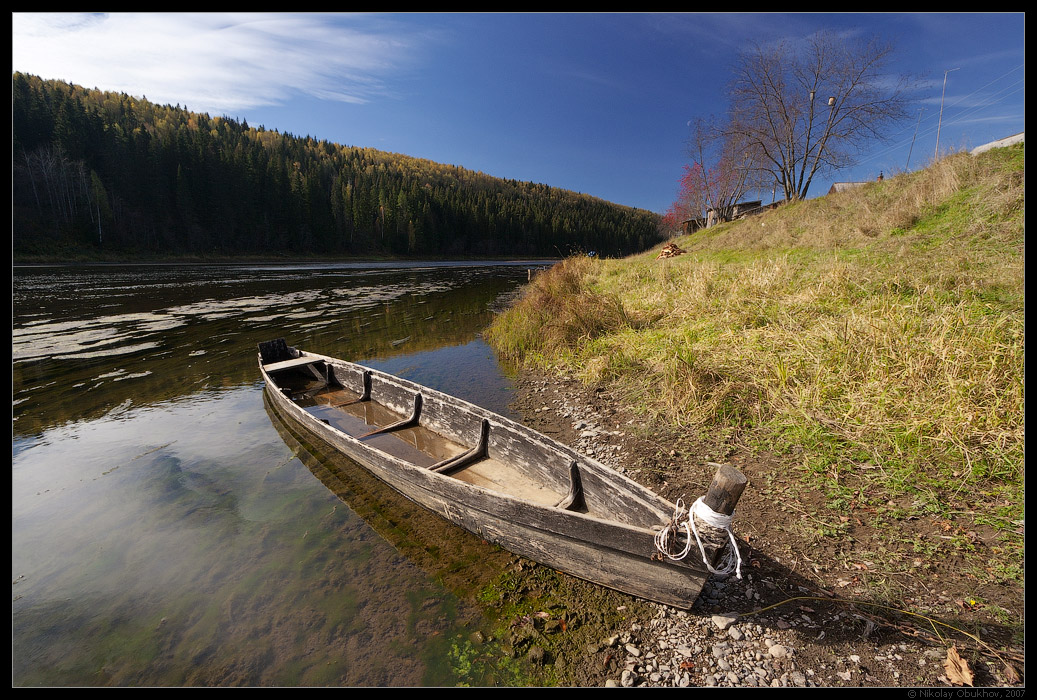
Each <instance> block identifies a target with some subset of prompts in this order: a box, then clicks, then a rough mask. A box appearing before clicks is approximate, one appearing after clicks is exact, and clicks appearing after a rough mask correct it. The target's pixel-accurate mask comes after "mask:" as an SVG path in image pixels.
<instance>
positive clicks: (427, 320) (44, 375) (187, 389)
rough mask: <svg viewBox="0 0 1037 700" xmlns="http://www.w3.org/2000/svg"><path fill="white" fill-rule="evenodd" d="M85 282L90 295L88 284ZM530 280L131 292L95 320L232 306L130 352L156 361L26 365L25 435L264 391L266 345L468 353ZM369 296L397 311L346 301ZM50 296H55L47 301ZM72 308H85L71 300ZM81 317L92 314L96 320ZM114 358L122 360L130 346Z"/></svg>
mask: <svg viewBox="0 0 1037 700" xmlns="http://www.w3.org/2000/svg"><path fill="white" fill-rule="evenodd" d="M79 274H80V276H81V277H82V278H83V281H82V282H81V284H83V285H84V286H85V285H86V283H87V282H88V280H89V277H88V276H83V275H82V274H81V273H79ZM162 274H163V273H162V272H156V273H154V277H155V278H157V279H159V280H160V279H161V276H162ZM171 276H172V274H171ZM524 278H525V274H524V268H514V267H513V268H505V267H501V268H474V269H465V268H460V269H454V268H449V269H442V270H428V269H426V270H420V271H414V270H408V271H398V270H390V271H386V272H382V273H379V274H377V275H371V276H363V275H359V274H354V275H353V276H348V275H345V276H338V277H336V276H331V275H324V276H315V277H314V276H299V275H298V274H296V275H295V276H291V277H288V276H285V277H282V278H279V279H275V280H263V279H248V280H245V281H244V284H238V285H228V284H223V285H222V286H219V287H218V288H217V289H215V290H214V289H213V288H212V285H211V284H208V283H207V284H206V285H199V286H198V288H196V289H193V290H192V289H190V285H189V284H186V283H184V284H177V285H164V284H159V283H157V282H156V283H155V284H153V285H151V286H147V285H142V286H141V287H140V288H139V290H137V291H135V292H134V293H132V294H129V293H127V292H128V287H123V288H120V289H119V294H118V298H117V299H118V304H112V303H111V299H109V300H107V301H108V304H107V306H106V304H105V301H106V300H105V299H104V298H98V299H96V300H95V301H93V302H90V303H92V304H95V305H96V307H97V309H96V310H97V315H96V317H95V318H97V319H98V320H101V321H103V320H104V318H105V317H106V316H113V317H114V316H116V315H119V314H124V313H126V312H125V310H124V309H125V308H126V307H132V308H134V309H135V310H138V311H139V310H140V309H141V307H142V306H144V305H146V306H148V307H150V308H151V309H163V310H164V309H167V308H171V307H179V308H183V307H184V306H185V305H188V304H190V303H191V300H189V299H185V298H184V297H185V294H188V293H190V294H193V295H194V298H195V300H197V299H212V298H216V299H218V300H219V299H220V298H221V297H222V300H220V301H218V302H212V303H213V305H214V306H219V304H222V305H223V306H222V307H220V312H219V313H212V312H207V311H206V303H207V302H199V301H194V302H193V305H194V306H197V307H198V313H197V315H195V316H191V317H188V318H187V320H186V322H184V323H180V324H179V325H176V326H175V327H172V328H169V329H167V330H164V331H156V332H150V333H149V334H147V335H140V336H137V337H129V338H126V339H125V341H123V342H122V345H124V346H131V345H136V344H141V343H146V342H150V343H151V344H155V345H157V346H158V347H156V348H154V349H153V350H149V351H145V352H134V353H127V354H124V355H111V356H105V355H102V356H99V357H89V358H80V359H77V358H75V357H74V356H70V357H67V358H61V359H57V358H44V359H38V360H28V361H23V362H18V363H16V364H15V365H14V366H13V368H12V378H13V390H14V391H13V397H14V401H15V402H16V403H15V405H14V409H13V413H14V417H15V419H16V420H15V421H14V423H13V429H14V434H15V436H19V435H31V434H36V433H39V432H42V431H43V430H46V429H48V428H50V427H52V426H54V425H59V424H61V423H64V422H67V421H73V420H90V419H95V418H97V417H99V416H101V415H104V414H105V413H107V412H109V411H111V410H113V409H116V408H117V407H120V406H127V407H139V406H142V405H153V404H157V403H161V402H165V401H171V400H175V399H178V398H180V397H184V396H189V395H191V394H193V393H196V392H198V391H201V390H205V389H217V388H221V387H231V386H241V385H247V384H252V383H255V382H257V381H258V370H257V369H256V363H255V353H256V345H257V344H258V343H259V342H262V341H264V340H269V339H271V338H275V337H285V338H286V339H287V340H288V342H289V343H290V344H293V345H298V346H302V347H306V348H310V349H313V350H316V351H318V352H324V353H326V354H329V355H333V356H338V357H343V358H346V359H356V360H362V359H387V358H390V357H393V356H396V355H402V354H410V353H415V352H422V351H429V350H434V349H437V348H441V347H445V346H452V345H462V344H465V343H468V342H471V341H472V340H473V339H475V338H476V337H477V335H478V334H479V333H480V332H481V331H482V330H483V329H484V328H485V327H486V326H487V325H488V324H489V323H490V320H491V319H492V311H491V306H492V305H493V304H494V302H495V301H496V300H497V299H498V298H499V297H500V296H501V295H502V294H505V293H507V292H509V291H510V290H512V289H514V288H515V286H516V285H517V284H518V283H519V282H522V281H525V279H524ZM177 279H178V281H180V282H184V280H183V279H182V272H179V271H178V273H177ZM102 281H107V282H108V283H110V280H105V278H104V274H103V273H100V272H99V273H97V275H96V279H94V284H95V285H97V286H100V284H101V282H102ZM231 281H232V282H239V281H240V280H231ZM16 283H17V280H16ZM212 284H217V282H212ZM257 284H258V285H262V291H261V292H260V291H257V290H256V285H257ZM228 287H230V290H228V289H227V288H228ZM359 287H370V288H371V289H372V290H375V289H381V290H383V291H384V292H385V297H386V301H384V302H380V303H372V302H371V301H370V298H368V297H363V296H359V297H355V298H351V297H349V296H348V295H345V294H337V293H336V292H337V290H345V291H348V290H350V289H356V288H359ZM409 289H429V290H430V291H428V292H425V293H417V292H413V291H407V290H409ZM185 290H187V291H185ZM401 290H403V291H402V293H401ZM230 291H233V293H234V294H236V295H238V298H240V299H242V300H245V301H247V300H249V299H251V298H253V297H250V296H249V295H250V294H253V295H256V294H258V295H259V296H261V297H262V298H263V299H264V300H265V301H269V299H270V298H271V297H273V298H274V299H277V298H279V297H280V298H284V299H286V300H290V301H291V303H289V304H285V305H283V306H281V305H278V304H277V303H276V302H273V303H264V304H261V305H250V304H249V303H242V304H241V305H240V308H238V309H237V310H235V303H234V302H235V298H234V297H233V296H232V295H231V294H230ZM300 292H306V294H301V293H300ZM313 292H315V293H313ZM45 294H46V289H44V290H43V291H42V292H41V296H43V295H45ZM62 294H64V295H68V294H69V292H68V289H67V287H65V288H62ZM206 295H209V296H208V297H207V296H206ZM21 296H22V297H23V298H28V297H30V296H31V295H29V294H24V293H23V294H22V295H21ZM65 303H66V304H72V303H74V302H73V301H72V300H71V298H68V299H66V301H65ZM49 306H53V304H52V303H51V302H49V301H48V299H46V298H38V299H37V301H35V302H34V303H33V306H32V307H30V308H32V309H33V310H35V309H37V308H42V309H46V308H48V307H49ZM224 308H225V309H227V310H225V311H224V310H223V309H224ZM15 312H16V313H15V315H16V317H17V316H18V314H19V313H23V310H22V309H19V308H17V307H16V309H15ZM311 312H315V313H311ZM80 313H81V314H83V313H89V308H87V309H86V311H85V312H84V311H83V310H80ZM154 313H160V312H154ZM294 316H298V318H293V317H294ZM131 332H132V331H131ZM400 341H403V342H400ZM112 347H113V348H114V349H115V350H116V351H117V350H118V348H119V347H120V344H118V343H117V344H113V345H112ZM99 350H103V348H101V347H95V348H93V351H94V352H97V351H99Z"/></svg>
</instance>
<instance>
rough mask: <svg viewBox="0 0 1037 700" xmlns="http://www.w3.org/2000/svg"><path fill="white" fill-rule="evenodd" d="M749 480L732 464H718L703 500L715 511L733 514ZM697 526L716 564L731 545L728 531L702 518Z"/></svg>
mask: <svg viewBox="0 0 1037 700" xmlns="http://www.w3.org/2000/svg"><path fill="white" fill-rule="evenodd" d="M748 482H749V480H748V479H747V478H746V477H745V475H744V474H742V472H740V471H738V470H737V469H735V468H734V467H732V466H731V465H730V464H718V465H717V471H716V473H715V474H714V475H713V482H712V483H711V484H710V485H709V489H707V490H706V495H705V496H703V497H702V502H703V503H704V504H705V505H707V506H709V508H710V510H712V511H713V512H714V513H719V514H720V515H731V514H733V513H734V512H735V506H736V505H738V499H739V498H741V497H742V492H743V491H744V490H745V487H746V484H748ZM695 527H696V528H698V531H699V534H700V536H701V537H702V543H703V545H704V546H705V548H706V550H707V551H706V555H707V557H709V559H710V563H711V564H712V565H714V566H715V565H716V563H717V561H719V559H720V556H721V555H722V554H723V553H724V550H725V549H726V548H727V547H729V546H730V545H731V541H730V538H729V537H728V534H727V531H726V530H719V529H717V528H715V527H711V526H709V525H707V524H706V523H703V522H702V521H701V520H698V521H697V522H696V523H695Z"/></svg>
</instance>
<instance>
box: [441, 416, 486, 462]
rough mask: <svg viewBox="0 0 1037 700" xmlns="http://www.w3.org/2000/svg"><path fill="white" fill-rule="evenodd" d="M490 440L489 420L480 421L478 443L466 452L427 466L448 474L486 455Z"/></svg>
mask: <svg viewBox="0 0 1037 700" xmlns="http://www.w3.org/2000/svg"><path fill="white" fill-rule="evenodd" d="M489 442H490V421H488V420H484V421H483V422H482V429H481V431H480V433H479V444H477V445H476V446H475V447H473V448H472V449H470V450H468V451H467V452H462V453H461V454H459V455H456V456H454V457H449V458H447V459H444V460H443V461H442V462H439V463H438V464H433V465H432V466H431V467H429V470H430V471H434V472H437V473H439V474H448V473H450V472H452V471H454V470H456V469H460V468H461V467H466V466H468V465H469V464H471V463H472V462H477V461H478V460H480V459H483V458H484V457H486V446H487V445H488V444H489Z"/></svg>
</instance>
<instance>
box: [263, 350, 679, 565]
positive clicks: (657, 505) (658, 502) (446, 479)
mask: <svg viewBox="0 0 1037 700" xmlns="http://www.w3.org/2000/svg"><path fill="white" fill-rule="evenodd" d="M299 352H300V353H302V354H303V355H305V356H308V357H313V358H315V359H317V360H323V361H325V362H327V363H329V364H331V365H332V366H334V365H335V364H339V365H342V366H344V367H345V368H355V369H359V370H361V371H363V372H371V373H372V374H373V375H377V376H378V378H379V380H381V381H386V382H389V383H393V384H396V385H397V386H398V387H400V388H403V389H406V390H407V391H415V392H419V393H424V394H426V395H427V396H429V397H430V398H431V397H434V398H435V399H437V400H442V401H444V402H445V403H447V404H454V405H455V406H456V407H457V408H459V409H462V410H466V411H469V412H470V413H472V414H473V415H475V416H476V417H478V418H480V419H485V420H489V421H490V423H491V426H492V425H494V424H497V425H499V426H500V427H501V428H503V429H504V430H506V431H508V432H511V433H512V434H516V435H518V436H522V437H527V438H536V439H538V440H541V441H543V444H544V445H546V446H547V447H548V448H550V449H553V450H558V451H559V452H560V453H561V454H562V455H567V456H570V457H572V458H573V459H576V460H578V461H579V462H580V463H581V465H589V466H590V467H591V468H592V469H593V470H594V471H596V472H597V473H598V474H601V475H603V476H604V477H605V478H607V479H610V480H614V485H615V486H620V487H625V489H626V491H627V492H628V493H629V495H630V496H633V497H636V498H637V499H638V500H639V501H641V503H642V504H643V505H644V506H646V507H647V509H648V510H649V511H650V512H654V513H656V514H657V515H658V517H659V518H660V522H659V523H657V524H655V525H652V526H648V525H637V524H631V523H627V522H623V521H621V520H616V519H609V518H606V517H601V516H597V515H592V514H590V513H580V512H578V511H571V510H565V509H562V508H559V507H557V506H550V505H544V504H540V503H536V502H534V501H530V500H528V499H524V498H520V497H517V496H514V495H512V494H509V493H506V492H503V491H498V490H495V489H489V488H486V487H483V486H479V485H477V484H471V483H468V482H465V481H462V480H459V479H456V478H454V477H451V476H449V475H447V474H440V473H438V472H434V471H430V470H429V469H427V468H423V467H420V466H418V465H416V464H412V463H410V462H408V461H406V460H404V459H401V458H399V457H397V456H395V455H392V454H389V453H387V452H385V451H383V450H380V449H378V448H377V447H375V446H374V445H371V444H369V443H365V442H363V441H361V440H360V439H358V438H357V437H355V436H352V435H350V434H348V433H346V432H344V431H342V430H339V429H338V428H336V427H335V426H332V425H329V424H327V423H324V422H322V421H320V420H319V419H317V418H316V417H314V416H313V414H311V413H310V412H308V411H306V410H305V409H304V408H302V407H300V406H298V405H296V404H295V402H294V401H292V400H291V399H290V398H288V397H287V396H285V395H284V394H282V393H281V392H280V391H276V390H275V391H271V392H270V393H271V394H272V395H273V398H274V399H275V401H276V402H277V403H278V404H280V405H283V406H287V407H290V408H291V410H292V411H293V412H294V413H297V414H298V415H299V419H300V420H301V422H303V424H304V425H309V426H312V428H313V429H316V430H317V431H318V434H319V433H320V432H321V431H327V432H330V433H332V434H335V435H337V436H339V439H344V440H346V441H347V442H348V443H349V444H350V445H352V446H353V447H354V448H356V449H357V451H358V452H360V453H371V452H374V453H377V455H378V458H379V459H381V460H383V461H385V462H388V463H391V464H393V465H394V466H396V467H399V468H403V469H405V470H407V471H413V472H414V473H415V474H422V475H428V476H431V477H432V479H433V481H437V480H438V481H440V482H441V483H443V484H449V485H451V486H452V487H454V488H457V487H460V488H461V489H462V490H473V491H476V492H478V493H480V494H482V495H483V496H484V497H490V498H497V499H502V500H503V501H506V502H512V503H515V504H521V505H522V506H525V507H529V508H532V509H534V510H545V511H550V512H555V513H557V514H560V515H564V516H565V517H569V518H577V519H580V520H586V521H588V523H590V524H600V525H602V526H606V527H616V528H621V529H624V530H628V531H631V532H636V533H639V534H644V535H646V536H648V537H650V538H654V534H655V532H656V531H657V530H658V529H659V528H661V527H663V526H664V525H665V524H666V522H667V519H668V518H669V517H670V516H671V515H672V513H673V510H672V509H673V506H672V504H669V502H668V501H667V500H666V499H664V498H663V497H662V496H659V495H657V494H655V493H654V492H652V491H650V490H648V489H646V488H645V487H643V486H641V485H640V484H638V483H637V482H635V481H633V480H632V479H630V478H629V477H627V476H625V475H623V474H620V473H619V472H617V471H615V470H612V469H609V468H608V467H606V466H605V465H603V464H601V463H600V462H598V461H597V460H594V459H591V458H590V457H588V456H586V455H583V454H581V453H579V452H576V451H575V450H573V449H572V448H570V447H568V446H566V445H563V444H562V443H560V442H558V441H556V440H554V439H552V438H550V437H549V436H546V435H543V434H542V433H539V432H537V431H535V430H533V429H531V428H528V427H526V426H522V425H521V424H519V423H517V422H515V421H513V420H511V419H509V418H507V417H505V416H501V415H500V414H497V413H493V412H492V411H488V410H487V409H484V408H482V407H480V406H477V405H475V404H473V403H470V402H468V401H465V400H464V399H460V398H458V397H455V396H451V395H449V394H445V393H443V392H441V391H438V390H436V389H432V388H430V387H426V386H423V385H420V384H417V383H416V382H412V381H410V380H407V379H403V378H401V377H396V376H393V375H391V374H388V373H386V372H382V371H380V370H377V369H374V368H370V367H366V366H364V365H361V364H358V363H354V362H349V361H347V360H340V359H337V358H333V357H329V356H326V355H321V354H319V353H314V352H309V351H301V350H300V351H299ZM259 366H260V371H261V373H262V374H263V378H264V381H265V383H266V385H267V386H268V387H273V388H274V389H277V388H278V385H277V383H276V382H275V381H274V380H273V378H272V377H271V376H270V374H269V373H268V372H267V371H266V368H265V367H264V366H263V363H262V358H261V357H260V358H259ZM347 388H348V387H347ZM376 403H377V402H376ZM616 482H618V483H616ZM646 494H647V495H648V496H649V497H651V499H652V500H651V501H649V500H648V499H647V498H646V497H645V495H646ZM667 505H669V507H670V509H669V511H668V512H666V511H665V507H666V506H667ZM552 531H553V532H554V530H552ZM556 534H559V535H566V534H567V533H564V532H556ZM675 563H676V562H675Z"/></svg>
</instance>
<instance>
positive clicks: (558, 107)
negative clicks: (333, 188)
mask: <svg viewBox="0 0 1037 700" xmlns="http://www.w3.org/2000/svg"><path fill="white" fill-rule="evenodd" d="M1024 24H1025V16H1024V14H1023V13H990V14H985V13H978V14H977V13H960V14H957V13H954V14H935V13H921V14H809V13H804V14H766V13H745V14H741V13H732V14H725V13H717V14H698V13H679V14H628V13H615V14H613V13H581V14H532V13H531V14H507V13H501V14H438V13H437V14H323V13H298V14H295V13H235V14H226V13H177V14H165V13H111V14H66V13H46V14H32V13H14V14H13V15H12V64H13V69H14V70H16V71H22V72H26V73H32V74H35V75H39V76H41V77H44V78H56V79H60V80H65V81H68V82H71V83H76V84H80V85H84V86H86V87H97V88H100V89H103V90H115V91H119V92H126V93H129V94H132V95H136V96H145V97H147V99H149V100H151V101H153V102H158V103H161V104H166V103H168V104H180V105H181V106H186V107H187V108H188V109H191V110H194V111H198V112H208V113H209V114H211V115H214V116H215V115H226V116H230V117H233V118H236V119H245V120H247V121H248V123H249V124H250V125H253V126H259V125H263V126H265V127H267V128H268V129H277V130H279V131H282V132H288V133H292V134H296V135H299V136H305V135H311V136H314V137H317V138H320V139H326V140H328V141H333V142H336V143H341V144H346V145H352V146H367V147H372V148H377V149H381V150H386V151H392V152H396V153H404V154H407V155H411V156H416V157H420V158H427V159H429V160H433V161H437V162H441V163H451V164H455V165H459V166H463V167H465V168H469V169H472V170H479V171H482V172H484V173H487V174H489V175H494V176H497V177H503V178H510V179H515V180H530V181H534V182H541V183H545V184H548V185H553V186H556V187H564V188H566V189H570V190H574V191H577V192H584V193H587V194H591V195H594V196H597V197H601V198H603V199H607V200H610V201H613V202H617V203H620V204H626V205H630V206H636V207H642V208H645V209H650V210H652V211H657V212H660V213H661V212H663V211H665V209H666V208H667V207H668V206H669V204H670V203H671V202H672V200H673V199H674V196H675V195H676V188H677V181H678V179H679V178H680V176H681V167H682V165H683V164H684V163H686V162H687V156H686V153H685V145H684V144H685V141H686V140H687V137H688V123H689V121H690V120H692V119H695V118H697V117H708V116H710V115H713V114H715V115H720V114H722V113H723V112H724V109H725V107H726V102H725V96H724V87H725V84H726V82H727V81H728V79H729V76H730V67H731V65H732V64H733V63H734V61H735V59H736V57H737V55H738V51H739V50H740V48H742V47H744V46H746V44H747V43H748V42H752V41H763V42H769V41H775V40H779V39H789V40H797V39H801V38H803V37H806V36H808V35H810V34H812V33H813V32H815V31H817V30H819V29H830V30H834V31H837V32H841V33H845V34H846V35H847V36H861V37H870V36H873V35H877V36H880V37H883V38H885V39H889V40H892V41H894V42H895V43H896V44H897V46H898V48H899V51H900V54H899V55H900V57H901V61H900V63H898V65H897V70H898V71H901V72H904V73H910V74H914V75H917V76H919V77H921V78H922V82H921V83H920V87H919V90H918V91H917V98H918V102H917V104H916V105H914V106H913V107H912V108H911V112H912V118H911V119H909V120H908V122H905V124H904V125H903V129H902V130H900V131H898V132H897V133H892V134H891V137H892V141H891V143H887V144H875V145H874V146H873V147H872V148H870V149H869V150H868V151H867V152H866V153H864V154H862V156H861V159H860V163H859V164H858V165H857V166H855V167H854V168H851V169H847V170H844V171H841V172H838V173H834V174H832V175H830V176H827V177H825V178H823V180H822V181H820V182H817V181H815V184H814V186H813V188H812V190H811V192H810V195H811V196H817V195H820V194H823V193H824V192H826V191H827V190H828V188H829V185H830V183H831V182H833V181H845V180H868V179H872V178H874V177H875V176H876V175H877V174H878V173H879V172H880V171H883V172H885V173H886V174H890V173H895V172H898V171H902V170H904V169H905V167H906V166H907V165H908V154H909V151H910V155H911V159H910V167H911V168H912V169H914V168H917V167H920V166H922V165H924V164H925V162H926V161H928V160H930V159H931V158H932V157H933V155H934V153H935V148H936V131H937V122H938V120H939V116H940V103H941V94H942V90H943V84H944V72H945V71H948V70H952V69H957V70H953V72H950V73H948V74H947V87H946V97H945V98H944V100H943V103H944V108H943V121H942V126H941V129H940V146H941V151H943V150H945V148H968V147H971V146H976V145H980V144H983V143H987V142H989V141H992V140H995V139H998V138H1002V137H1005V136H1010V135H1012V134H1016V133H1019V132H1021V131H1023V130H1024V108H1023V105H1024V101H1025V91H1024V80H1025V71H1024ZM919 109H924V111H923V112H921V121H920V122H917V117H918V114H919V112H918V110H919ZM916 124H917V136H916ZM912 141H914V143H913V146H912Z"/></svg>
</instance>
